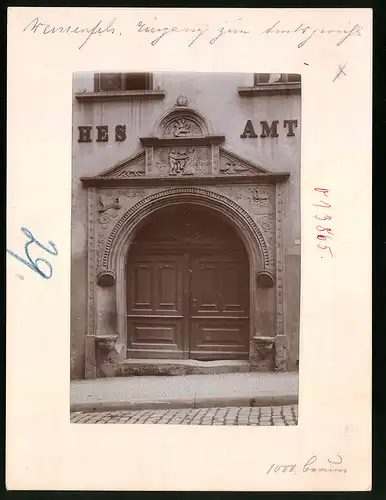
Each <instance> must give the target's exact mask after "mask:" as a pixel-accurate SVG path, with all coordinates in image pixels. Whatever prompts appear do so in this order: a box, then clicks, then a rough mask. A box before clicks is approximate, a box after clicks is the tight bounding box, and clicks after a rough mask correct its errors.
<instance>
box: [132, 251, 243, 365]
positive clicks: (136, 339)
mask: <svg viewBox="0 0 386 500" xmlns="http://www.w3.org/2000/svg"><path fill="white" fill-rule="evenodd" d="M245 257H246V256H245V253H244V252H243V251H239V250H226V249H224V248H223V249H222V250H221V249H217V250H216V249H208V250H203V249H185V250H182V249H181V250H180V251H179V252H178V253H177V252H175V251H174V252H173V249H170V248H169V249H167V248H165V249H164V250H163V251H162V250H161V249H160V248H158V249H153V250H152V249H147V248H146V247H139V248H137V249H136V251H135V252H134V253H133V255H132V256H131V258H130V260H129V268H128V294H127V295H128V308H127V312H128V315H127V329H128V357H129V358H164V359H187V358H191V359H198V360H218V359H246V358H248V352H249V342H248V339H249V269H248V261H246V259H245Z"/></svg>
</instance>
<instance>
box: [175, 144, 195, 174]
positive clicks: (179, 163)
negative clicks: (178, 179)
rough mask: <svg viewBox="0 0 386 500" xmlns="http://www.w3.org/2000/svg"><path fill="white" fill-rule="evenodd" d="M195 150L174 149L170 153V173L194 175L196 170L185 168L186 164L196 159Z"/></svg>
mask: <svg viewBox="0 0 386 500" xmlns="http://www.w3.org/2000/svg"><path fill="white" fill-rule="evenodd" d="M194 155H195V150H194V149H192V148H190V149H182V148H179V149H172V150H171V151H170V153H169V165H170V172H169V173H170V175H178V174H182V175H193V173H194V172H191V171H188V170H185V168H186V166H187V165H189V164H190V163H192V161H193V160H194Z"/></svg>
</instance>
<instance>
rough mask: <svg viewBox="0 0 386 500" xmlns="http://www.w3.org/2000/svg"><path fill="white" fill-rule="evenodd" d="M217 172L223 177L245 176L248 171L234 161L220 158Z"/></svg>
mask: <svg viewBox="0 0 386 500" xmlns="http://www.w3.org/2000/svg"><path fill="white" fill-rule="evenodd" d="M219 172H220V173H221V174H223V175H241V174H244V175H245V174H248V173H249V172H250V170H249V169H248V168H247V167H245V166H244V165H241V164H240V163H238V162H236V161H233V160H231V159H227V158H225V157H221V161H220V168H219Z"/></svg>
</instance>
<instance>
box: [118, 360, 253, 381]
mask: <svg viewBox="0 0 386 500" xmlns="http://www.w3.org/2000/svg"><path fill="white" fill-rule="evenodd" d="M249 371H250V367H249V361H247V360H246V361H244V360H240V361H238V360H220V361H197V360H195V359H125V360H123V361H121V362H120V363H119V372H118V376H121V377H125V376H130V375H217V374H223V373H248V372H249Z"/></svg>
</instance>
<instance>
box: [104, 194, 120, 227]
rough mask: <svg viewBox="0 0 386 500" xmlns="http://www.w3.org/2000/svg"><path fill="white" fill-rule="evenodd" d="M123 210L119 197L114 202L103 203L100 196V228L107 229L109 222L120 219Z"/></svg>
mask: <svg viewBox="0 0 386 500" xmlns="http://www.w3.org/2000/svg"><path fill="white" fill-rule="evenodd" d="M121 208H122V207H121V205H120V202H119V198H118V197H115V198H114V199H113V200H109V201H106V200H105V201H103V200H102V197H101V196H99V210H98V222H99V224H100V226H101V227H102V228H103V229H106V228H107V226H108V225H109V222H110V221H111V220H112V219H116V218H117V217H118V213H119V210H120V209H121Z"/></svg>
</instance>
